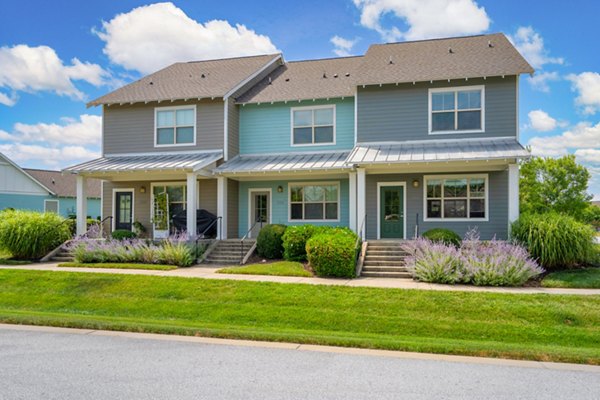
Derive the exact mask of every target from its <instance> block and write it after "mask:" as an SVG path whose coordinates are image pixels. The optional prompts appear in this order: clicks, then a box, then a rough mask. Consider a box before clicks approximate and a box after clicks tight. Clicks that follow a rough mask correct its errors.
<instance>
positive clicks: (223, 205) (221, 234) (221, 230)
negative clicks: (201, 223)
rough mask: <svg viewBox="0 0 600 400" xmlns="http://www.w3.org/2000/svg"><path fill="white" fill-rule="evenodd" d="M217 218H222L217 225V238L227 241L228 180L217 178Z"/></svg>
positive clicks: (222, 177)
mask: <svg viewBox="0 0 600 400" xmlns="http://www.w3.org/2000/svg"><path fill="white" fill-rule="evenodd" d="M217 216H218V217H222V218H221V222H220V223H217V238H221V239H227V178H225V177H224V176H219V177H218V178H217Z"/></svg>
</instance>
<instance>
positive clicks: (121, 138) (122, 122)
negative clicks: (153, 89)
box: [102, 99, 224, 154]
mask: <svg viewBox="0 0 600 400" xmlns="http://www.w3.org/2000/svg"><path fill="white" fill-rule="evenodd" d="M189 104H196V107H197V108H196V146H176V147H158V148H157V147H154V109H155V108H156V107H157V104H156V103H154V104H146V105H137V104H134V105H123V106H110V107H106V106H104V118H103V126H102V140H103V151H104V154H119V153H148V152H155V151H162V152H165V151H190V150H214V149H222V148H223V132H224V107H223V100H222V99H215V100H202V101H199V102H198V101H197V102H189V101H188V102H182V101H176V102H173V103H168V102H165V103H161V104H158V106H159V107H170V106H178V105H189Z"/></svg>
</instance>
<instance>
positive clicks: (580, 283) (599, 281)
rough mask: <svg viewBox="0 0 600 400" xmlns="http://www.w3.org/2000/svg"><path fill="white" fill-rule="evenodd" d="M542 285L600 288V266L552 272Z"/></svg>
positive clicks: (550, 286)
mask: <svg viewBox="0 0 600 400" xmlns="http://www.w3.org/2000/svg"><path fill="white" fill-rule="evenodd" d="M542 286H544V287H549V288H585V289H594V288H595V289H600V268H585V269H577V270H572V271H559V272H552V273H550V274H548V275H546V277H545V278H544V280H543V281H542Z"/></svg>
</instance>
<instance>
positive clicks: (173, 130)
mask: <svg viewBox="0 0 600 400" xmlns="http://www.w3.org/2000/svg"><path fill="white" fill-rule="evenodd" d="M154 136H155V141H154V145H155V147H165V146H193V145H195V144H196V107H195V106H180V107H161V108H156V109H155V132H154Z"/></svg>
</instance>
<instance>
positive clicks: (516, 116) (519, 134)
mask: <svg viewBox="0 0 600 400" xmlns="http://www.w3.org/2000/svg"><path fill="white" fill-rule="evenodd" d="M515 85H516V86H517V88H516V93H517V95H516V97H517V99H516V101H515V104H516V111H515V129H516V130H517V132H516V138H517V142H518V141H519V137H520V136H521V133H520V131H521V129H520V128H519V75H517V79H516V83H515Z"/></svg>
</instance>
